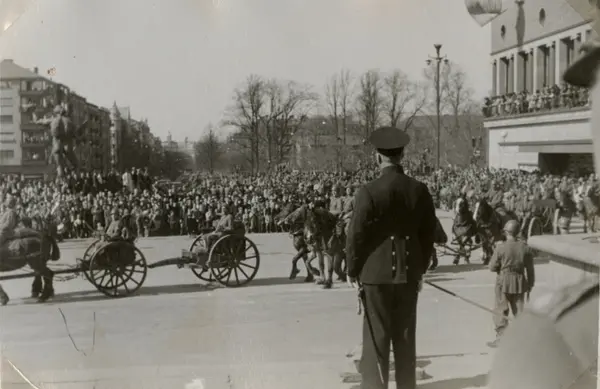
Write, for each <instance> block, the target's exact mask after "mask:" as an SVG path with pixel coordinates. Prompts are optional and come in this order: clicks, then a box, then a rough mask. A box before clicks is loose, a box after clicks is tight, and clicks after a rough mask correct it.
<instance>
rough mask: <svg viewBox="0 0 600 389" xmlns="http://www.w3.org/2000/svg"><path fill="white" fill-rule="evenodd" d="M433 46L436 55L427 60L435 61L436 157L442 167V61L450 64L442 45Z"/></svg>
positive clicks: (437, 166) (436, 164)
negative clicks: (443, 52)
mask: <svg viewBox="0 0 600 389" xmlns="http://www.w3.org/2000/svg"><path fill="white" fill-rule="evenodd" d="M433 47H434V48H435V57H429V59H428V60H427V61H425V62H426V63H427V65H428V66H430V65H431V64H432V63H435V97H436V99H435V108H436V116H437V128H436V143H437V146H436V159H435V166H436V168H437V169H439V168H440V132H441V127H442V124H441V112H440V111H441V100H442V96H441V89H440V77H441V76H440V73H441V70H442V62H443V63H444V64H445V65H448V58H446V56H443V57H442V56H441V55H440V50H441V49H442V45H441V44H439V43H436V44H435V45H433Z"/></svg>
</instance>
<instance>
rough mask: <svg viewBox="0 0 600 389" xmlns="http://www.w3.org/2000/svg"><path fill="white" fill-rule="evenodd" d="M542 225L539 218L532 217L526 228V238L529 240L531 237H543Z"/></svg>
mask: <svg viewBox="0 0 600 389" xmlns="http://www.w3.org/2000/svg"><path fill="white" fill-rule="evenodd" d="M544 227H545V226H544V224H543V223H542V221H541V220H540V218H539V217H537V216H534V217H533V218H531V221H530V222H529V226H528V228H527V238H531V237H532V236H537V235H543V234H544Z"/></svg>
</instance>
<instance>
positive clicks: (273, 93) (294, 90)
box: [262, 80, 318, 166]
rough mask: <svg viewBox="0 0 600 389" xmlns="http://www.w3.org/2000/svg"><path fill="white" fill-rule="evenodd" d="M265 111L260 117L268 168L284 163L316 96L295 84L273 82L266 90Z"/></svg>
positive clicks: (307, 89) (309, 88) (304, 87)
mask: <svg viewBox="0 0 600 389" xmlns="http://www.w3.org/2000/svg"><path fill="white" fill-rule="evenodd" d="M266 93H267V101H268V104H267V107H268V111H267V112H266V114H265V115H263V122H264V125H263V127H262V128H263V133H264V134H265V135H264V138H265V141H266V155H267V156H268V161H269V165H270V166H275V165H277V164H281V163H283V162H285V161H286V160H287V158H288V157H289V155H290V152H291V150H292V148H293V142H292V140H293V137H294V135H295V134H296V132H297V131H298V130H299V129H300V127H301V126H302V124H303V123H304V122H305V121H306V119H307V117H308V115H309V113H310V112H311V111H312V110H313V109H314V107H315V103H316V102H317V100H318V95H317V94H315V93H314V92H312V87H311V86H309V85H305V84H300V83H297V82H295V81H287V82H281V81H277V80H272V81H270V82H269V84H268V87H267V90H266Z"/></svg>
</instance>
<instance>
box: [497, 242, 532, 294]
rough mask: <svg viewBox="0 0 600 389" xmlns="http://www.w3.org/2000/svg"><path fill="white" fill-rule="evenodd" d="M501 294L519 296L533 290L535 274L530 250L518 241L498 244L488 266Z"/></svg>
mask: <svg viewBox="0 0 600 389" xmlns="http://www.w3.org/2000/svg"><path fill="white" fill-rule="evenodd" d="M489 267H490V270H491V271H493V272H495V273H497V274H498V277H497V280H496V281H497V283H498V284H500V285H501V289H502V292H503V293H510V294H521V293H526V292H528V291H529V289H531V288H533V285H534V284H535V272H534V269H533V255H532V252H531V249H530V248H529V247H528V246H527V245H526V244H525V243H523V242H520V241H507V242H503V243H499V244H498V246H496V250H494V254H493V255H492V259H491V260H490V264H489Z"/></svg>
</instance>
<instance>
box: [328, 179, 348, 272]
mask: <svg viewBox="0 0 600 389" xmlns="http://www.w3.org/2000/svg"><path fill="white" fill-rule="evenodd" d="M341 195H342V191H341V188H340V187H339V186H338V185H334V186H333V188H332V190H331V199H330V201H329V213H331V214H332V215H333V216H335V217H336V218H337V223H336V228H335V233H334V234H333V235H332V236H331V239H330V241H329V247H333V246H334V245H335V247H340V250H339V251H338V250H335V251H336V252H335V253H332V255H333V257H334V258H333V267H334V269H335V272H336V273H337V274H338V279H339V280H341V281H343V282H345V281H346V275H345V274H344V273H343V271H342V262H343V260H344V256H343V251H342V250H341V248H342V247H343V245H344V243H345V242H344V238H345V234H344V232H345V231H344V230H345V224H344V199H343V198H342V196H341ZM334 240H335V242H334Z"/></svg>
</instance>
